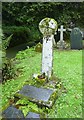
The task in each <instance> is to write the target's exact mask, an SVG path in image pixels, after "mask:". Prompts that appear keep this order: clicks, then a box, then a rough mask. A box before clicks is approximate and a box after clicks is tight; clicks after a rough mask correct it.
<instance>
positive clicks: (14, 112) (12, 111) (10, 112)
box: [2, 105, 24, 119]
mask: <svg viewBox="0 0 84 120" xmlns="http://www.w3.org/2000/svg"><path fill="white" fill-rule="evenodd" d="M2 117H3V118H6V119H7V118H10V119H11V118H13V119H14V118H17V119H20V118H24V114H23V113H22V111H21V110H18V109H17V108H15V107H14V106H12V105H11V106H9V107H8V108H7V109H6V110H5V111H3V112H2Z"/></svg>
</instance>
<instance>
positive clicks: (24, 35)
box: [2, 26, 30, 47]
mask: <svg viewBox="0 0 84 120" xmlns="http://www.w3.org/2000/svg"><path fill="white" fill-rule="evenodd" d="M2 29H3V33H4V34H5V36H9V35H10V34H13V36H12V40H11V42H10V45H9V47H13V46H16V45H20V44H23V43H27V42H28V41H29V40H30V29H29V28H28V27H25V26H19V27H17V26H6V27H4V26H3V27H2Z"/></svg>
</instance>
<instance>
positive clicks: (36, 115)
mask: <svg viewBox="0 0 84 120" xmlns="http://www.w3.org/2000/svg"><path fill="white" fill-rule="evenodd" d="M26 118H34V119H35V118H38V120H40V114H37V113H34V112H29V113H28V115H27V116H26Z"/></svg>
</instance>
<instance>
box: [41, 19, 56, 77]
mask: <svg viewBox="0 0 84 120" xmlns="http://www.w3.org/2000/svg"><path fill="white" fill-rule="evenodd" d="M39 29H40V31H41V33H42V34H43V49H42V70H41V73H45V75H46V76H47V77H48V78H50V77H51V75H52V70H53V68H52V67H53V41H54V34H55V31H56V30H57V22H56V21H55V20H54V19H52V18H44V19H43V20H42V21H41V22H40V23H39Z"/></svg>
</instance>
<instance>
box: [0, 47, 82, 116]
mask: <svg viewBox="0 0 84 120" xmlns="http://www.w3.org/2000/svg"><path fill="white" fill-rule="evenodd" d="M28 50H29V51H28ZM28 50H25V51H24V54H23V56H24V57H21V58H22V59H21V58H19V57H20V56H19V54H20V55H21V56H22V54H21V52H19V53H18V54H17V56H19V57H18V58H17V59H16V61H19V64H15V68H17V69H22V74H21V75H20V76H19V77H18V78H17V79H16V80H11V81H10V80H8V81H7V82H6V83H5V84H3V85H2V92H3V94H2V106H5V105H6V104H7V103H8V97H11V96H14V94H15V92H16V91H17V90H19V89H20V88H19V87H21V88H22V86H23V84H24V83H25V81H28V84H29V83H30V82H31V81H32V82H33V80H32V79H31V78H32V74H33V73H40V69H41V54H40V53H39V54H37V52H35V51H34V49H28ZM22 53H23V51H22ZM25 53H26V54H25ZM32 56H33V57H32ZM81 56H82V51H81V50H80V51H78V50H73V51H72V50H69V51H59V50H55V51H54V62H53V71H54V73H53V74H54V75H56V77H57V78H60V79H61V81H62V83H63V85H64V87H65V88H66V93H63V94H62V95H61V96H59V98H58V99H57V100H56V101H55V103H54V105H53V107H52V109H48V108H46V109H44V108H42V109H40V110H41V111H42V112H45V113H47V115H48V117H49V118H81V117H82V67H81V66H82V57H81ZM74 58H75V59H74ZM58 85H59V84H58ZM58 87H60V85H59V86H58ZM0 88H1V86H0ZM21 101H22V102H21ZM21 101H20V103H21V104H28V101H26V100H24V101H23V100H21ZM20 103H18V104H20ZM29 106H30V107H29ZM29 106H27V105H26V106H21V108H20V109H22V110H23V112H24V114H25V115H26V114H27V111H28V110H34V109H35V110H39V108H38V107H37V105H36V104H35V106H34V104H33V103H31V102H30V103H29ZM33 106H34V107H33ZM27 107H28V108H27ZM31 108H32V109H31Z"/></svg>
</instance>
